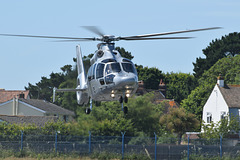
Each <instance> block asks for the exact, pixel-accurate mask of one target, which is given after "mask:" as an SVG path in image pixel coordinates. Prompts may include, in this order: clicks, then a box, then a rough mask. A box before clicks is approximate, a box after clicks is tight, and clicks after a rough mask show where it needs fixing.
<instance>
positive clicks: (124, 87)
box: [0, 26, 220, 114]
mask: <svg viewBox="0 0 240 160" xmlns="http://www.w3.org/2000/svg"><path fill="white" fill-rule="evenodd" d="M84 28H85V29H87V30H89V31H91V32H93V33H95V34H97V35H98V36H99V37H92V38H78V37H55V36H37V35H19V34H0V35H1V36H17V37H32V38H52V39H60V40H61V41H66V42H68V41H100V42H101V43H99V44H98V45H97V50H96V51H95V53H94V55H93V57H92V58H91V59H90V67H89V69H88V72H87V74H86V73H85V70H84V65H83V58H82V52H81V48H80V45H77V46H76V56H77V71H78V77H77V87H76V88H74V89H57V88H54V89H53V102H54V101H55V94H56V92H72V91H74V92H76V95H77V103H78V104H79V105H86V104H88V103H89V102H90V107H89V108H87V109H86V114H89V113H90V112H91V110H92V101H117V100H118V101H119V102H120V103H121V106H122V111H123V112H124V113H125V114H126V113H127V112H128V108H127V107H126V106H125V107H123V102H124V103H127V102H128V98H129V97H131V96H132V95H134V94H135V92H136V90H137V88H138V75H137V70H136V68H135V65H134V63H133V62H132V61H131V60H129V59H127V58H124V57H122V56H121V54H120V53H119V52H118V51H117V50H116V49H115V41H120V40H125V41H133V40H159V39H190V38H193V37H160V36H165V35H171V34H180V33H187V32H197V31H206V30H213V29H220V27H211V28H201V29H193V30H182V31H174V32H164V33H153V34H143V35H135V36H124V37H121V36H118V37H116V36H114V35H105V34H103V32H102V31H100V29H99V28H97V27H95V26H85V27H84Z"/></svg>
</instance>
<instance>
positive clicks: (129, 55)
mask: <svg viewBox="0 0 240 160" xmlns="http://www.w3.org/2000/svg"><path fill="white" fill-rule="evenodd" d="M115 50H117V51H118V52H119V53H120V54H121V56H122V57H125V58H127V59H130V60H132V59H133V58H134V56H132V54H131V52H128V51H126V50H125V49H124V48H122V47H121V48H120V47H116V48H115Z"/></svg>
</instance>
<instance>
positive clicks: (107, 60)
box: [102, 59, 117, 63]
mask: <svg viewBox="0 0 240 160" xmlns="http://www.w3.org/2000/svg"><path fill="white" fill-rule="evenodd" d="M108 62H117V61H116V60H115V59H104V60H102V63H108Z"/></svg>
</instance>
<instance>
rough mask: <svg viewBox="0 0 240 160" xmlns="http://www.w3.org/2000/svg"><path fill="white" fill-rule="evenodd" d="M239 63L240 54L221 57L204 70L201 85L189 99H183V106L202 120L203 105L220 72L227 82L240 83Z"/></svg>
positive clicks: (199, 82)
mask: <svg viewBox="0 0 240 160" xmlns="http://www.w3.org/2000/svg"><path fill="white" fill-rule="evenodd" d="M239 64H240V55H237V56H235V57H226V58H223V59H220V60H219V61H218V62H217V63H216V64H214V65H213V66H212V67H211V68H210V69H209V70H208V71H206V72H204V74H203V75H202V77H201V78H200V79H199V80H198V84H199V86H198V87H196V88H195V89H194V90H193V91H192V92H191V94H190V95H189V96H188V98H187V99H184V100H183V101H182V103H181V106H182V107H184V108H185V109H186V110H187V111H188V112H191V113H194V114H196V115H197V117H198V119H199V120H200V119H201V117H202V109H203V106H204V104H205V103H206V101H207V99H208V97H209V95H210V94H211V92H212V89H213V87H214V85H215V84H216V82H217V77H218V76H219V74H222V75H223V76H224V81H225V83H226V84H236V83H238V75H239V74H240V65H239Z"/></svg>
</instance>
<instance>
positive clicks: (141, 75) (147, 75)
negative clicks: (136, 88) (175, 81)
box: [136, 65, 163, 89]
mask: <svg viewBox="0 0 240 160" xmlns="http://www.w3.org/2000/svg"><path fill="white" fill-rule="evenodd" d="M136 69H137V73H138V79H139V80H142V81H143V82H144V87H145V88H147V89H158V85H159V82H160V79H163V74H162V71H160V70H159V69H158V68H156V67H152V68H148V67H143V66H142V65H136Z"/></svg>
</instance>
